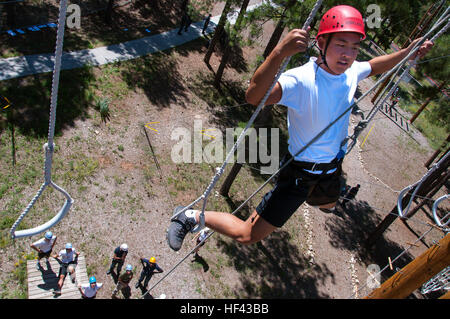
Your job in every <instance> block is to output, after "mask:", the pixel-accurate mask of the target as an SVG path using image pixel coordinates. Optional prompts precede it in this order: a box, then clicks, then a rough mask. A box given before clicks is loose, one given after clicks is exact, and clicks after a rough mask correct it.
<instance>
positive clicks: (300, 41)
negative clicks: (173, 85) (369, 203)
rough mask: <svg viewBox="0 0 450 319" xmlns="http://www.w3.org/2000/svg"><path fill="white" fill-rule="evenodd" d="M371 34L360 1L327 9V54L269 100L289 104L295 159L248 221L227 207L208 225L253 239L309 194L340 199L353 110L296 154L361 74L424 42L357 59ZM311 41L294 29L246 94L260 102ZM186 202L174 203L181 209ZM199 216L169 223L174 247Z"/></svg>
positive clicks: (311, 199) (328, 204) (313, 200)
mask: <svg viewBox="0 0 450 319" xmlns="http://www.w3.org/2000/svg"><path fill="white" fill-rule="evenodd" d="M365 37H366V35H365V32H364V21H363V19H362V16H361V14H360V13H359V11H358V10H356V9H355V8H353V7H350V6H346V5H341V6H336V7H333V8H331V9H330V10H328V11H327V12H326V13H325V14H324V16H323V17H322V19H321V21H320V26H319V31H318V34H317V45H318V47H319V49H320V56H319V57H318V58H315V57H313V58H311V59H310V61H309V62H308V63H306V64H304V65H303V66H300V67H297V68H294V69H291V70H288V71H286V72H285V73H283V74H282V75H281V76H280V78H279V80H278V82H277V83H276V85H275V87H274V88H273V89H272V91H271V93H270V95H269V97H268V99H267V101H266V103H265V104H266V105H271V104H280V105H285V106H287V107H288V115H287V120H288V131H289V140H288V144H289V148H288V149H289V154H288V158H289V156H290V157H293V156H295V158H294V160H293V161H291V163H290V164H289V165H288V166H287V167H285V168H284V169H283V170H282V171H281V172H280V174H279V176H278V180H277V183H276V185H275V187H274V188H273V189H272V190H271V191H269V192H268V193H267V194H265V195H264V197H263V199H262V201H261V202H260V204H259V205H258V207H257V208H256V210H255V211H254V212H253V213H252V214H251V215H250V217H249V218H248V219H247V220H246V221H243V220H241V219H239V218H238V217H236V216H234V215H231V214H228V213H222V212H212V211H206V212H205V213H204V224H205V225H206V226H207V227H209V228H211V229H213V230H215V231H217V232H219V233H221V234H224V235H227V236H229V237H231V238H233V239H235V240H237V241H238V242H240V243H243V244H251V243H255V242H257V241H260V240H262V239H263V238H265V237H266V236H268V235H269V234H270V233H271V232H273V231H274V230H275V229H276V228H279V227H282V226H283V225H284V223H285V222H286V221H287V220H288V219H289V218H290V216H291V215H292V214H293V213H294V212H295V211H296V210H297V208H298V207H299V206H300V205H301V204H302V203H303V202H305V201H306V202H307V203H309V204H310V205H313V206H318V207H320V208H323V209H332V208H333V207H334V206H335V204H336V201H337V200H338V199H339V195H340V181H339V178H340V174H341V163H342V158H343V154H345V147H346V146H345V145H344V146H341V143H342V141H343V140H344V138H345V137H346V136H347V130H348V123H349V118H350V112H348V114H346V115H345V116H344V117H342V118H341V119H340V120H339V121H338V122H336V123H335V124H334V125H333V126H331V127H330V128H329V129H328V130H327V131H326V132H325V133H324V134H323V135H322V136H321V137H320V138H319V139H317V140H316V141H315V142H314V143H313V144H312V145H310V146H309V147H308V148H306V149H305V150H304V151H303V152H302V153H301V154H298V155H297V153H298V152H299V150H300V149H302V147H304V146H305V145H306V144H307V143H308V142H310V141H311V140H312V139H313V138H314V137H315V136H316V135H317V134H318V133H319V132H320V131H322V130H323V129H324V128H325V127H327V126H328V125H329V124H330V123H331V122H332V121H334V120H335V119H336V118H337V117H338V116H339V115H340V114H342V112H343V111H344V110H346V109H347V108H348V107H350V105H351V103H353V96H354V94H355V92H356V88H357V84H358V82H359V81H361V80H363V79H365V78H366V77H368V76H372V75H376V74H380V73H383V72H386V71H388V70H389V69H391V68H393V67H394V66H395V65H396V64H398V63H399V62H400V61H401V60H402V59H403V58H404V57H405V56H406V55H407V54H408V53H409V52H410V50H411V49H412V47H413V46H414V45H415V43H416V42H417V41H419V39H417V40H415V41H414V42H413V43H412V44H411V45H410V46H409V47H408V48H406V49H403V50H400V51H398V52H396V53H392V54H389V55H384V56H379V57H376V58H374V59H372V60H370V61H368V62H358V61H356V56H357V55H358V51H359V46H360V42H361V41H362V40H364V39H365ZM308 42H309V29H308V30H306V31H305V30H300V29H295V30H292V31H291V32H289V34H287V36H286V37H285V38H284V39H283V40H282V41H281V42H280V43H279V44H278V45H277V46H276V47H275V48H274V50H273V51H272V52H271V53H270V55H269V56H268V57H267V59H266V60H265V61H264V62H263V64H262V65H261V66H260V67H259V68H258V69H257V70H256V72H255V74H254V75H253V77H252V79H251V81H250V86H249V88H248V89H247V92H246V98H247V101H248V102H249V103H251V104H254V105H258V104H259V102H260V101H261V100H262V98H263V96H264V94H265V93H266V91H267V90H268V89H269V88H270V86H271V84H272V81H273V79H274V78H275V76H276V74H277V72H278V70H279V68H280V66H281V64H282V62H283V61H284V60H285V58H287V57H289V56H291V55H294V54H296V53H298V52H304V51H305V50H306V49H307V47H308ZM432 45H433V44H432V43H431V42H430V41H426V42H425V43H424V44H423V45H422V46H421V48H420V50H419V51H418V55H419V56H423V55H425V54H426V53H427V52H428V51H429V50H430V49H431V47H432ZM286 160H287V158H285V159H284V161H286ZM282 164H283V161H282ZM181 209H183V207H181V206H179V207H177V208H175V212H174V213H177V212H179V211H180V210H181ZM199 223H200V224H201V223H202V220H201V219H200V211H198V210H193V209H188V210H186V211H185V212H184V213H181V214H179V215H178V216H177V217H176V218H174V220H172V223H171V225H170V227H169V229H168V233H167V240H168V243H169V246H170V247H171V248H172V249H173V250H179V249H180V247H181V245H182V242H183V240H184V237H185V236H186V234H187V233H188V232H189V231H192V229H193V228H194V226H196V225H198V224H199ZM201 226H203V225H201ZM197 228H199V227H197Z"/></svg>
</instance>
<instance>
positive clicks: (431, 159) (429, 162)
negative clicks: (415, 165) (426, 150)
mask: <svg viewBox="0 0 450 319" xmlns="http://www.w3.org/2000/svg"><path fill="white" fill-rule="evenodd" d="M449 142H450V134H449V135H448V136H447V139H446V140H445V142H444V143H442V145H441V147H439V149H438V150H437V151H436V152H434V154H433V155H432V156H431V157H430V158H429V159H428V161H427V162H426V163H425V164H424V166H425V167H426V168H430V165H431V163H433V161H434V160H435V159H436V157H438V155H439V154H440V153H441V152H442V150H443V149H444V147H445V146H446V145H447V143H449ZM447 151H448V150H447ZM445 153H447V152H445ZM445 153H444V154H445Z"/></svg>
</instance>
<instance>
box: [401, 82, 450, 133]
mask: <svg viewBox="0 0 450 319" xmlns="http://www.w3.org/2000/svg"><path fill="white" fill-rule="evenodd" d="M445 82H446V81H444V82H442V83H441V84H440V85H439V87H438V89H437V90H438V92H440V91H441V89H442V88H443V87H444V85H445ZM432 98H434V96H433V97H431V96H430V97H429V98H427V99H426V101H425V102H424V103H423V104H422V105H421V106H420V108H419V109H418V110H417V112H416V114H414V115H413V116H412V117H411V119H410V120H409V123H411V124H412V123H413V122H414V121H415V120H416V119H417V117H418V116H419V115H420V113H422V112H423V110H425V108H426V107H427V105H428V104H429V103H430V102H431V99H432Z"/></svg>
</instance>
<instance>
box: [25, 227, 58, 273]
mask: <svg viewBox="0 0 450 319" xmlns="http://www.w3.org/2000/svg"><path fill="white" fill-rule="evenodd" d="M56 239H57V237H56V236H55V235H53V233H52V232H51V231H48V232H46V233H45V235H44V238H41V239H39V240H38V241H35V242H34V243H32V244H31V245H30V247H31V248H32V249H34V250H36V251H37V252H38V258H37V262H36V268H37V270H41V269H42V267H41V264H40V260H41V259H42V258H44V257H45V258H46V259H47V268H49V265H50V264H49V262H48V259H49V258H50V256H51V254H52V251H53V247H55V244H56Z"/></svg>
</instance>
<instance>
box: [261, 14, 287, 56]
mask: <svg viewBox="0 0 450 319" xmlns="http://www.w3.org/2000/svg"><path fill="white" fill-rule="evenodd" d="M283 31H284V20H283V18H281V19H280V21H278V24H277V26H276V27H275V30H274V31H273V33H272V36H271V37H270V40H269V42H268V43H267V45H266V48H265V50H264V53H263V57H264V59H265V58H267V57H268V56H269V54H270V52H272V50H273V49H274V48H275V46H276V45H277V44H278V41H280V38H281V34H283Z"/></svg>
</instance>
